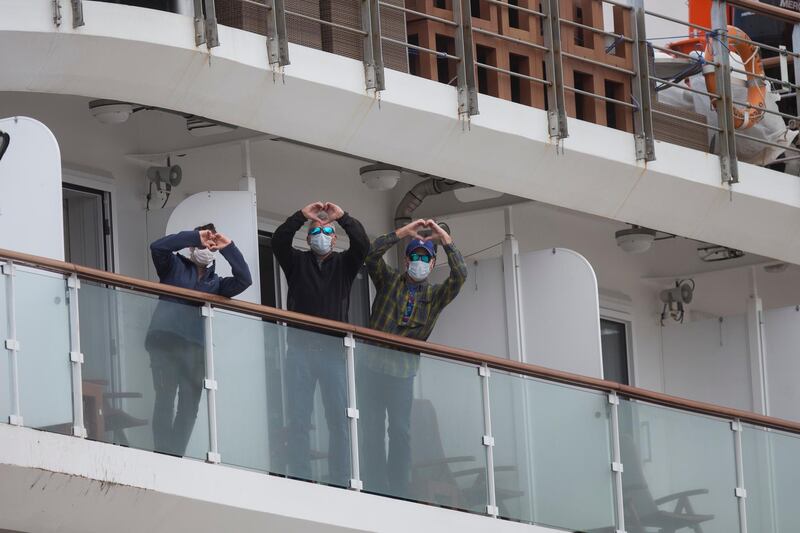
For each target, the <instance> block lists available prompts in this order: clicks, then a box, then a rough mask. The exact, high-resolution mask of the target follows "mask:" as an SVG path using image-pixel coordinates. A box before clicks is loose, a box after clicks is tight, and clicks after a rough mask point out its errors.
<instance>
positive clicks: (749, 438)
mask: <svg viewBox="0 0 800 533" xmlns="http://www.w3.org/2000/svg"><path fill="white" fill-rule="evenodd" d="M742 461H743V462H744V486H745V488H746V489H747V499H746V500H745V502H746V503H747V530H748V531H758V532H759V533H783V532H790V531H796V530H797V524H800V507H798V505H797V495H798V494H800V437H798V436H797V435H789V434H786V433H782V432H779V431H774V430H767V429H764V428H760V427H752V426H745V428H744V431H743V432H742Z"/></svg>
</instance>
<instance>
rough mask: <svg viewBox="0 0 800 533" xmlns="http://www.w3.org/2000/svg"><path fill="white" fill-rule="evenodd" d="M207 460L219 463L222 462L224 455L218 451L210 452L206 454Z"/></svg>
mask: <svg viewBox="0 0 800 533" xmlns="http://www.w3.org/2000/svg"><path fill="white" fill-rule="evenodd" d="M206 461H207V462H209V463H212V464H215V465H218V464H220V463H221V462H222V457H221V456H220V454H218V453H217V452H208V453H207V454H206Z"/></svg>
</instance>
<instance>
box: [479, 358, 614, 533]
mask: <svg viewBox="0 0 800 533" xmlns="http://www.w3.org/2000/svg"><path fill="white" fill-rule="evenodd" d="M489 387H490V398H491V410H492V433H493V435H494V437H495V447H494V464H495V485H496V487H497V491H496V493H497V505H498V508H499V511H500V516H502V517H503V518H509V519H512V520H520V521H524V522H532V523H536V524H541V525H547V526H554V527H558V528H563V529H568V530H570V531H574V530H580V531H584V530H592V529H601V528H607V527H611V526H613V525H614V516H615V514H614V509H615V507H614V492H613V483H612V476H611V468H610V465H611V460H612V459H611V458H612V454H611V447H610V442H611V436H610V435H611V433H610V431H611V430H610V424H609V417H610V415H609V410H608V406H609V404H608V398H607V396H606V395H605V394H601V393H597V392H591V391H585V390H580V389H577V388H574V387H569V386H564V385H558V384H553V383H547V382H543V381H539V380H535V379H530V378H526V377H521V376H518V375H513V374H508V373H505V372H500V371H496V370H492V374H491V377H490V378H489ZM612 530H613V528H612Z"/></svg>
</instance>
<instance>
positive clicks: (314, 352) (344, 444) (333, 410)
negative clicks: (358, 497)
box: [286, 340, 350, 487]
mask: <svg viewBox="0 0 800 533" xmlns="http://www.w3.org/2000/svg"><path fill="white" fill-rule="evenodd" d="M340 342H341V340H339V341H338V343H340ZM317 382H319V389H320V393H321V394H322V406H323V407H324V409H325V421H326V423H327V426H328V454H327V458H328V474H329V479H328V480H327V481H328V482H329V483H330V484H332V485H338V486H342V487H346V486H348V485H349V480H350V438H349V432H348V420H347V416H346V414H347V388H346V371H345V363H344V360H343V359H342V357H341V349H339V351H338V352H332V351H331V350H330V346H328V343H319V344H316V343H314V342H308V343H303V342H294V343H293V342H292V341H291V340H290V341H289V349H288V350H287V354H286V389H287V392H286V400H287V414H288V428H287V430H288V434H287V462H288V467H289V475H290V476H294V477H297V478H300V479H306V480H312V479H313V480H315V481H323V480H320V479H314V478H312V476H311V438H310V435H309V432H310V431H311V415H312V412H313V409H314V391H315V390H316V386H317Z"/></svg>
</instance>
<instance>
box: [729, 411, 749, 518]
mask: <svg viewBox="0 0 800 533" xmlns="http://www.w3.org/2000/svg"><path fill="white" fill-rule="evenodd" d="M743 429H744V426H742V422H741V420H738V419H736V420H733V421H731V430H733V445H734V453H735V457H736V488H735V489H734V495H735V496H736V502H737V504H738V506H739V531H740V532H741V533H747V490H745V488H744V459H743V457H742V430H743Z"/></svg>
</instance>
